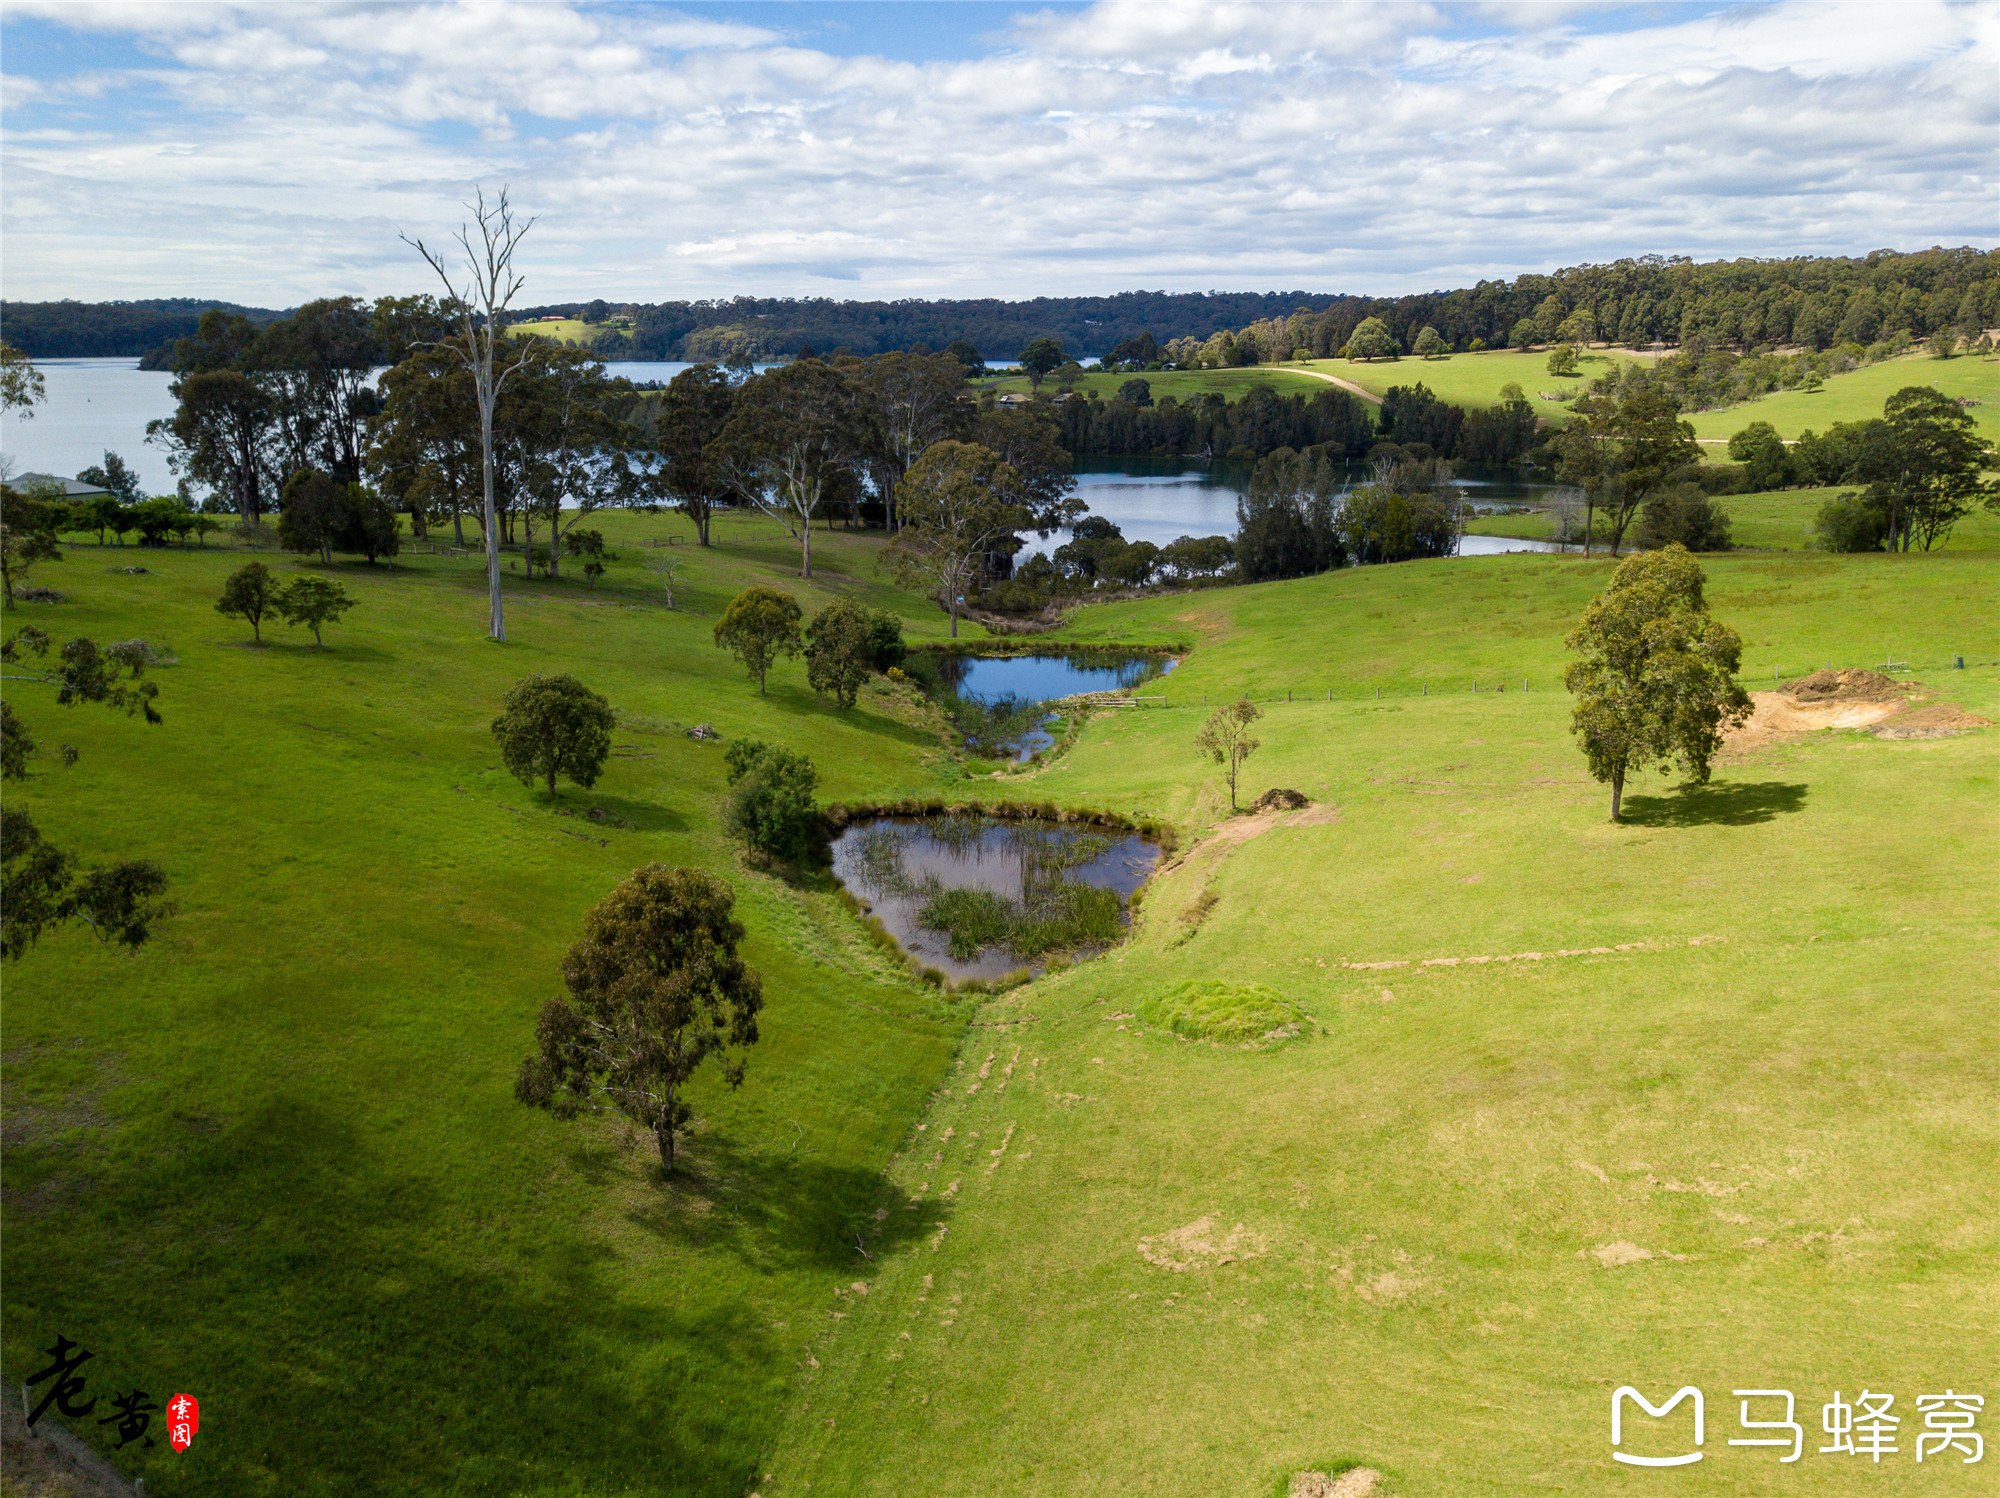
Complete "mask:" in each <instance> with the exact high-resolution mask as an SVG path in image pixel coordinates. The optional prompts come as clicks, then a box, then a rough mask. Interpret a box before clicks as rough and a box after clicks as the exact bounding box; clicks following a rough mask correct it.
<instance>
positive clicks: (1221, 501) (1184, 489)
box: [1015, 457, 1557, 563]
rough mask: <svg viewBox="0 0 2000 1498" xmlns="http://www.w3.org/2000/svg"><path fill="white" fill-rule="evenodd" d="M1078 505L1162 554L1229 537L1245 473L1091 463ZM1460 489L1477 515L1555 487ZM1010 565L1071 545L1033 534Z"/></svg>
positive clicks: (1211, 464) (1162, 462)
mask: <svg viewBox="0 0 2000 1498" xmlns="http://www.w3.org/2000/svg"><path fill="white" fill-rule="evenodd" d="M1350 466H1351V468H1352V477H1353V481H1354V482H1355V483H1361V482H1363V481H1365V480H1366V478H1367V470H1366V468H1365V467H1364V465H1362V464H1359V463H1356V464H1352V465H1350ZM1075 467H1076V492H1077V497H1078V498H1079V499H1081V500H1083V502H1084V503H1085V504H1087V505H1089V506H1090V513H1091V514H1093V515H1097V516H1101V517H1103V518H1104V519H1106V520H1109V521H1110V522H1111V523H1112V524H1113V525H1115V526H1117V527H1118V529H1119V531H1120V533H1121V534H1123V536H1124V537H1125V539H1126V540H1127V541H1151V542H1152V543H1153V544H1154V545H1155V546H1165V545H1167V544H1168V543H1169V542H1171V541H1177V540H1179V539H1180V538H1181V537H1182V536H1234V535H1235V534H1236V499H1237V496H1238V495H1239V494H1241V493H1242V492H1243V490H1244V488H1245V487H1247V486H1248V484H1249V482H1250V472H1251V465H1250V464H1248V463H1231V462H1227V461H1220V460H1218V461H1208V462H1204V461H1202V460H1200V459H1196V458H1089V457H1083V458H1078V459H1077V460H1076V465H1075ZM1458 484H1459V487H1460V488H1461V489H1462V490H1463V491H1464V492H1465V495H1466V497H1467V498H1468V499H1469V500H1471V501H1472V504H1473V507H1474V508H1475V509H1479V510H1491V509H1496V508H1498V507H1500V506H1503V505H1516V504H1537V503H1540V502H1542V500H1543V498H1544V496H1546V495H1547V494H1549V493H1550V492H1551V491H1552V490H1554V489H1555V488H1556V487H1557V486H1556V485H1554V484H1549V483H1539V482H1536V481H1534V480H1531V479H1525V478H1523V477H1521V476H1520V475H1519V474H1516V473H1512V472H1507V471H1500V472H1479V473H1472V474H1468V475H1466V476H1462V477H1461V478H1460V479H1459V480H1458ZM1025 539H1026V541H1027V543H1028V544H1027V545H1026V546H1025V547H1023V548H1022V549H1021V551H1020V552H1019V553H1017V554H1016V556H1015V561H1016V563H1020V562H1024V561H1026V560H1027V559H1028V558H1029V557H1031V556H1034V555H1036V554H1037V553H1040V554H1042V555H1044V556H1046V555H1048V554H1050V553H1052V552H1053V551H1054V550H1055V549H1056V548H1057V547H1058V546H1060V545H1062V544H1063V542H1065V541H1067V540H1068V539H1069V533H1068V532H1067V531H1058V532H1057V533H1056V534H1054V535H1052V536H1049V537H1046V538H1043V537H1040V536H1037V535H1035V534H1034V533H1033V532H1032V531H1031V532H1029V533H1028V535H1027V536H1026V538H1025ZM1554 550H1556V547H1555V545H1554V544H1553V543H1551V542H1548V541H1517V540H1513V539H1511V538H1509V537H1506V536H1465V537H1462V538H1461V539H1460V541H1459V546H1458V554H1459V555H1460V556H1462V557H1469V556H1486V555H1493V554H1496V553H1500V552H1508V551H1554Z"/></svg>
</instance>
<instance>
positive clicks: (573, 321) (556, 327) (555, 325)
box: [511, 317, 593, 343]
mask: <svg viewBox="0 0 2000 1498" xmlns="http://www.w3.org/2000/svg"><path fill="white" fill-rule="evenodd" d="M511 331H513V332H516V333H533V334H534V335H535V336H536V337H537V338H554V339H556V340H558V341H559V342H562V343H588V342H590V339H591V334H592V331H593V330H592V328H591V325H590V324H589V323H587V322H584V321H583V320H582V319H580V318H575V317H565V318H563V319H561V320H560V321H557V322H523V323H515V324H514V326H513V328H512V329H511Z"/></svg>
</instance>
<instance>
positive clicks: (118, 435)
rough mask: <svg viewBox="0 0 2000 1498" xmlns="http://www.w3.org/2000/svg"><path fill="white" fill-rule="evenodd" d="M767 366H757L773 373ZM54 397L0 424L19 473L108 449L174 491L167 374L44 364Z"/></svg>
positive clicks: (648, 375)
mask: <svg viewBox="0 0 2000 1498" xmlns="http://www.w3.org/2000/svg"><path fill="white" fill-rule="evenodd" d="M692 367H693V366H692V365H689V364H676V363H630V362H625V363H614V364H607V365H605V368H606V369H607V370H608V371H610V373H611V374H612V375H613V376H614V377H618V378H623V379H627V380H632V381H634V382H639V383H643V382H646V381H650V380H658V381H660V382H661V383H663V384H664V383H665V382H666V381H668V380H671V379H672V378H673V377H674V376H675V375H677V374H679V373H680V372H681V371H682V370H684V369H690V368H692ZM770 367H771V366H769V365H760V366H759V368H765V369H768V368H770ZM35 368H37V369H39V370H40V371H41V372H42V383H43V386H44V388H45V389H46V390H47V392H48V399H47V400H46V401H44V402H43V403H42V404H41V405H39V406H36V407H35V408H34V414H33V415H32V416H28V417H24V416H22V415H20V414H19V413H18V412H9V413H8V415H7V416H6V418H5V419H4V421H0V453H4V454H6V456H7V457H8V458H9V459H10V460H12V462H13V465H14V472H16V473H52V474H54V475H56V476H57V477H58V478H74V477H75V476H76V474H77V472H78V471H79V470H80V469H84V468H90V467H93V466H94V465H96V464H98V463H101V462H103V461H104V453H105V450H106V449H107V448H108V449H109V450H110V451H112V452H115V453H117V454H118V456H119V457H121V458H123V459H124V460H125V462H126V464H127V465H128V466H129V467H130V468H131V469H132V470H133V472H135V473H137V474H138V475H139V479H140V482H141V483H143V484H144V485H145V486H146V492H147V493H149V494H172V493H173V492H174V476H173V474H172V473H171V472H169V471H168V469H167V455H166V454H165V453H164V452H162V451H161V450H160V449H159V448H157V447H149V446H147V444H146V423H147V422H149V421H152V420H155V419H156V418H159V417H164V416H172V415H173V414H174V401H173V397H172V396H170V395H168V394H167V386H168V385H169V384H171V383H172V382H173V378H174V377H173V376H172V375H171V374H169V373H167V372H166V371H165V370H151V369H141V368H140V367H139V361H138V360H137V359H39V360H37V361H36V362H35Z"/></svg>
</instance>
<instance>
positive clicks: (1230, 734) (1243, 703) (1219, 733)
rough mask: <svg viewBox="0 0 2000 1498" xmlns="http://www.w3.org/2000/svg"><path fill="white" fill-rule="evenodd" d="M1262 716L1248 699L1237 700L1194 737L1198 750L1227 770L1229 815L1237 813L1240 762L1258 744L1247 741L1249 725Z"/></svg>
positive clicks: (1216, 713)
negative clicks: (1232, 812) (1237, 783)
mask: <svg viewBox="0 0 2000 1498" xmlns="http://www.w3.org/2000/svg"><path fill="white" fill-rule="evenodd" d="M1263 716H1264V715H1263V713H1262V712H1260V711H1259V710H1258V708H1257V704H1256V703H1254V702H1252V701H1251V700H1250V699H1249V698H1248V697H1239V698H1237V699H1236V701H1234V702H1232V703H1230V704H1229V706H1227V707H1224V708H1218V709H1217V710H1216V711H1215V712H1214V713H1213V714H1212V715H1211V716H1210V717H1209V720H1208V721H1207V722H1206V723H1204V724H1202V726H1201V732H1200V733H1198V734H1196V735H1195V736H1194V743H1195V747H1196V748H1197V749H1199V750H1201V752H1202V753H1204V754H1206V755H1207V756H1208V757H1209V758H1210V759H1212V760H1214V761H1215V762H1216V763H1217V764H1218V765H1223V766H1225V767H1226V768H1225V770H1224V773H1225V774H1226V775H1227V776H1228V777H1229V809H1230V810H1231V811H1235V810H1236V778H1237V776H1238V775H1239V774H1241V773H1242V770H1243V761H1245V760H1246V759H1248V758H1249V757H1250V756H1251V755H1253V754H1255V753H1256V752H1257V740H1255V739H1253V738H1251V737H1250V725H1251V724H1252V723H1255V722H1256V721H1257V720H1258V719H1259V718H1261V717H1263Z"/></svg>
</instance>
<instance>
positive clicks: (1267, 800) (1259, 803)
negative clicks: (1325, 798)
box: [1250, 785, 1312, 811]
mask: <svg viewBox="0 0 2000 1498" xmlns="http://www.w3.org/2000/svg"><path fill="white" fill-rule="evenodd" d="M1310 805H1312V799H1311V798H1310V797H1308V796H1306V795H1304V794H1303V793H1302V792H1299V791H1293V790H1287V789H1286V788H1285V787H1284V786H1281V785H1280V786H1273V787H1271V789H1270V790H1268V791H1266V792H1264V794H1263V795H1261V796H1259V797H1258V798H1257V799H1256V800H1255V801H1252V802H1251V803H1250V809H1251V810H1252V811H1297V810H1298V809H1299V808H1300V807H1301V806H1310Z"/></svg>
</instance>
